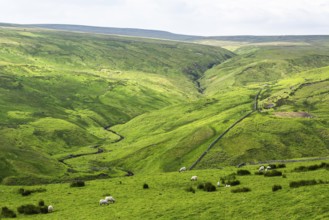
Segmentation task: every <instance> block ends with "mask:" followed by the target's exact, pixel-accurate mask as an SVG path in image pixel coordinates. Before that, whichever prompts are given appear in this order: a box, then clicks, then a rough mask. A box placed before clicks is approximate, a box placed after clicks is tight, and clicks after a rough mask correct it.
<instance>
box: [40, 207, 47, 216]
mask: <svg viewBox="0 0 329 220" xmlns="http://www.w3.org/2000/svg"><path fill="white" fill-rule="evenodd" d="M40 213H42V214H47V213H48V206H41V207H40Z"/></svg>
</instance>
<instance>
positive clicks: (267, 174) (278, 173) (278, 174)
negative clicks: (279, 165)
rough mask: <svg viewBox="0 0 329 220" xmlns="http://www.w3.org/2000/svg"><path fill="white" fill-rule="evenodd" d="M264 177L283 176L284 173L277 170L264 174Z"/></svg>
mask: <svg viewBox="0 0 329 220" xmlns="http://www.w3.org/2000/svg"><path fill="white" fill-rule="evenodd" d="M264 176H265V177H273V176H282V172H281V171H277V170H270V171H267V172H266V173H264Z"/></svg>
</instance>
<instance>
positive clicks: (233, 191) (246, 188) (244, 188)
mask: <svg viewBox="0 0 329 220" xmlns="http://www.w3.org/2000/svg"><path fill="white" fill-rule="evenodd" d="M250 191H251V189H250V188H248V187H242V188H236V189H231V192H232V193H240V192H250Z"/></svg>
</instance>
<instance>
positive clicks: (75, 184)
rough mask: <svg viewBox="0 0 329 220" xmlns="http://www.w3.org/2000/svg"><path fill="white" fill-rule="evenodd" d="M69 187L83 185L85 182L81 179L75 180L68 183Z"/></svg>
mask: <svg viewBox="0 0 329 220" xmlns="http://www.w3.org/2000/svg"><path fill="white" fill-rule="evenodd" d="M70 186H71V187H83V186H85V182H84V181H82V180H75V181H73V182H72V183H71V184H70Z"/></svg>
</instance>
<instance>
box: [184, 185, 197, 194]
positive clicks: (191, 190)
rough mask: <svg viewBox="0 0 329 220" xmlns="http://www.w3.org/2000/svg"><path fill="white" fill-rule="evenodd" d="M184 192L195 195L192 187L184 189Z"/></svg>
mask: <svg viewBox="0 0 329 220" xmlns="http://www.w3.org/2000/svg"><path fill="white" fill-rule="evenodd" d="M185 191H186V192H191V193H195V189H194V188H193V187H192V186H190V187H188V188H186V189H185Z"/></svg>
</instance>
